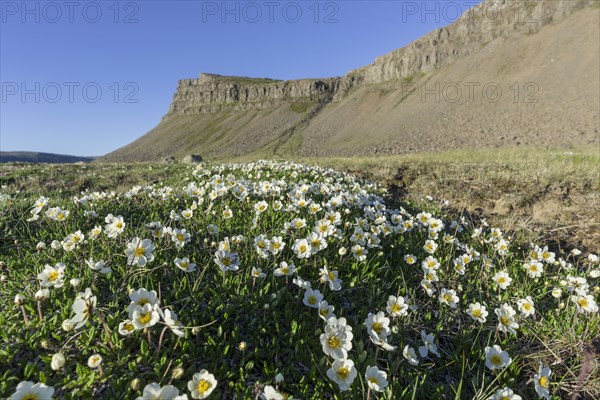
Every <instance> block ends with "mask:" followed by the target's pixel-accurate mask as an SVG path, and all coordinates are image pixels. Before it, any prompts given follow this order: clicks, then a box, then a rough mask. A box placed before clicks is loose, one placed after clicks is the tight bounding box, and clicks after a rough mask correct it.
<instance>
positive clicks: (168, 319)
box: [157, 308, 185, 337]
mask: <svg viewBox="0 0 600 400" xmlns="http://www.w3.org/2000/svg"><path fill="white" fill-rule="evenodd" d="M157 311H158V314H159V315H160V317H161V318H162V319H163V321H165V324H166V325H167V326H168V327H169V329H171V331H172V332H173V333H174V334H176V335H177V336H179V337H183V336H185V333H184V332H183V331H182V330H181V328H183V324H182V323H181V321H180V320H179V319H178V318H177V314H175V312H174V311H171V310H169V309H168V308H167V309H165V310H162V309H160V308H158V309H157Z"/></svg>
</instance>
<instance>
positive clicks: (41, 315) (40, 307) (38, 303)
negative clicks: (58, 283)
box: [37, 301, 44, 321]
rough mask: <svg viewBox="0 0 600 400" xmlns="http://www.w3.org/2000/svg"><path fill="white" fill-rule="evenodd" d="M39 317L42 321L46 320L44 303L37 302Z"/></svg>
mask: <svg viewBox="0 0 600 400" xmlns="http://www.w3.org/2000/svg"><path fill="white" fill-rule="evenodd" d="M37 309H38V315H39V316H40V321H41V320H43V319H44V315H43V314H42V302H41V301H38V302H37Z"/></svg>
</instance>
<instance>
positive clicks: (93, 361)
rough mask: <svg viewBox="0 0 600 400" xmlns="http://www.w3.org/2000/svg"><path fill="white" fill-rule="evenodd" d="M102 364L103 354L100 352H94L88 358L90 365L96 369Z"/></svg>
mask: <svg viewBox="0 0 600 400" xmlns="http://www.w3.org/2000/svg"><path fill="white" fill-rule="evenodd" d="M100 364H102V356H101V355H100V354H92V355H91V356H90V358H88V367H90V368H92V369H96V368H98V367H99V366H100Z"/></svg>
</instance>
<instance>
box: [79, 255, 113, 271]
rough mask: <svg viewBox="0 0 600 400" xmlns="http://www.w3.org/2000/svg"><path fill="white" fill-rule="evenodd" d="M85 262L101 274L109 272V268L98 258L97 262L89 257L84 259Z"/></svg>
mask: <svg viewBox="0 0 600 400" xmlns="http://www.w3.org/2000/svg"><path fill="white" fill-rule="evenodd" d="M85 263H86V264H87V266H88V267H90V268H91V269H92V270H93V271H98V272H100V273H101V274H108V273H109V272H110V268H107V267H106V266H105V264H104V261H102V260H100V261H98V262H95V261H94V260H92V259H91V258H90V259H89V260H86V261H85Z"/></svg>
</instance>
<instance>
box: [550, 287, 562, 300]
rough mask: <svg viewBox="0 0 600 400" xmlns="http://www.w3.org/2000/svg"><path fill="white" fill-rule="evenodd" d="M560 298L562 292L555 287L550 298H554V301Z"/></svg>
mask: <svg viewBox="0 0 600 400" xmlns="http://www.w3.org/2000/svg"><path fill="white" fill-rule="evenodd" d="M561 296H562V290H560V288H557V287H555V288H554V289H552V297H554V298H556V299H560V298H561Z"/></svg>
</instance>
